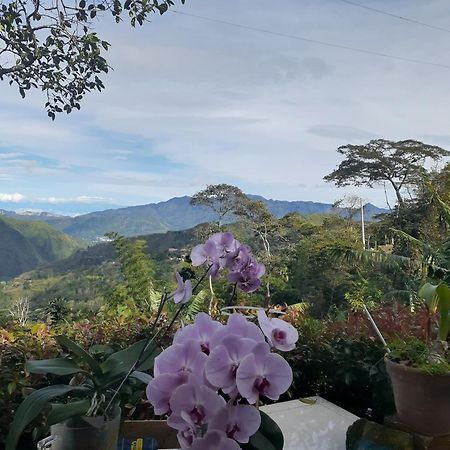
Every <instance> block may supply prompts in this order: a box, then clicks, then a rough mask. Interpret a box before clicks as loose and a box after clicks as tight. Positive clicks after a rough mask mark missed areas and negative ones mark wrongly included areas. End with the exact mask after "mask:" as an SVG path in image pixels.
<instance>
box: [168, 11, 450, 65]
mask: <svg viewBox="0 0 450 450" xmlns="http://www.w3.org/2000/svg"><path fill="white" fill-rule="evenodd" d="M169 11H171V12H172V13H174V14H181V15H183V16H188V17H194V18H196V19H200V20H206V21H208V22H213V23H219V24H222V25H228V26H231V27H234V28H240V29H242V30H249V31H257V32H258V33H265V34H270V35H272V36H278V37H284V38H288V39H294V40H296V41H302V42H308V43H310V44H317V45H322V46H324V47H331V48H338V49H341V50H349V51H352V52H357V53H365V54H367V55H372V56H379V57H382V58H389V59H397V60H399V61H405V62H409V63H414V64H421V65H425V66H434V67H440V68H442V69H450V65H448V64H441V63H435V62H432V61H424V60H421V59H414V58H407V57H404V56H397V55H392V54H389V53H383V52H377V51H373V50H367V49H363V48H358V47H351V46H348V45H341V44H334V43H332V42H326V41H319V40H316V39H309V38H305V37H303V36H297V35H294V34H288V33H282V32H279V31H272V30H267V29H264V28H258V27H252V26H249V25H242V24H238V23H234V22H229V21H227V20H221V19H214V18H213V17H207V16H200V15H198V14H191V13H187V12H183V11H177V10H173V9H172V10H169Z"/></svg>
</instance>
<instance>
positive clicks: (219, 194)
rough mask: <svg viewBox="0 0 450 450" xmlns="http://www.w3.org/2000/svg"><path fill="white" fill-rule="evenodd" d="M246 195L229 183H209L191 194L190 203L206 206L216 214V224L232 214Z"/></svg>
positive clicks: (243, 201)
mask: <svg viewBox="0 0 450 450" xmlns="http://www.w3.org/2000/svg"><path fill="white" fill-rule="evenodd" d="M247 200H248V198H247V196H246V195H245V194H244V193H243V192H242V191H241V190H240V189H239V188H238V187H236V186H232V185H230V184H209V185H208V186H206V188H205V189H203V190H202V191H199V192H197V193H196V194H194V195H193V196H192V199H191V204H192V205H199V206H207V207H209V208H211V209H212V210H213V211H214V212H215V213H216V214H217V225H218V226H219V227H220V226H222V224H223V221H224V219H225V218H226V217H227V216H228V217H230V216H232V215H233V214H234V213H235V212H236V210H237V209H238V207H239V205H240V204H241V203H246V202H247Z"/></svg>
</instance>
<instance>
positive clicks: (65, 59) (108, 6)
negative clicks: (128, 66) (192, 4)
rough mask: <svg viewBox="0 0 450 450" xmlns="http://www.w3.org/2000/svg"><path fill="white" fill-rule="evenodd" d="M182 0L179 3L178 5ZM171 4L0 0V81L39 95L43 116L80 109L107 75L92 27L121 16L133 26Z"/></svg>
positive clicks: (147, 0) (104, 44)
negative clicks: (108, 16)
mask: <svg viewBox="0 0 450 450" xmlns="http://www.w3.org/2000/svg"><path fill="white" fill-rule="evenodd" d="M184 2H185V0H181V3H183V4H184ZM172 5H174V2H173V1H172V0H163V1H161V0H160V1H158V0H73V1H72V2H68V1H65V0H2V1H0V81H2V80H8V81H9V83H10V84H15V85H16V86H17V88H18V90H19V93H20V95H21V96H22V97H25V95H26V91H28V90H29V89H31V88H35V89H40V90H42V91H43V92H45V94H46V96H47V102H46V103H45V107H46V108H47V113H48V115H49V116H50V117H51V118H52V119H54V118H55V114H56V113H60V112H63V111H65V112H67V113H70V112H71V111H72V110H73V109H74V108H76V109H80V101H81V100H82V98H83V97H84V95H85V94H86V93H87V92H90V91H92V90H94V89H97V90H99V91H101V90H102V89H104V85H103V82H102V81H101V79H100V78H99V76H100V74H102V73H106V72H108V67H109V66H108V63H107V61H106V59H105V58H104V56H103V54H104V51H106V50H108V47H109V45H110V44H109V43H108V42H106V41H104V40H102V39H101V38H100V37H99V36H98V35H97V33H96V32H95V31H94V30H95V26H94V25H95V24H96V23H97V22H98V19H99V18H102V16H103V17H104V15H105V14H107V13H109V14H112V16H113V17H114V19H115V21H116V22H120V21H121V20H123V19H122V16H125V17H127V18H128V20H130V23H131V25H132V26H133V27H134V26H136V24H139V25H142V24H143V23H144V22H148V21H149V16H150V15H151V14H152V13H154V12H159V13H160V14H164V13H165V12H166V11H167V10H168V9H169V7H170V6H172Z"/></svg>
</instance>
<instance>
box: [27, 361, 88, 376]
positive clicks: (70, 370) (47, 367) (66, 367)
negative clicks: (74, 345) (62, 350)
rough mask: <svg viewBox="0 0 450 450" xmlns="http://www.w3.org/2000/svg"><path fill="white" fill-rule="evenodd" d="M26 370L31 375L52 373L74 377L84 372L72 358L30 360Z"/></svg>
mask: <svg viewBox="0 0 450 450" xmlns="http://www.w3.org/2000/svg"><path fill="white" fill-rule="evenodd" d="M25 369H26V370H27V372H31V373H41V374H44V373H51V374H53V375H73V374H75V373H79V372H84V370H83V369H82V368H81V367H80V366H78V364H76V363H75V362H74V361H73V360H71V359H70V358H54V359H41V360H36V361H34V360H30V361H27V362H26V364H25Z"/></svg>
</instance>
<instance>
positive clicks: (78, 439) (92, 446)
mask: <svg viewBox="0 0 450 450" xmlns="http://www.w3.org/2000/svg"><path fill="white" fill-rule="evenodd" d="M120 413H121V411H120V408H118V409H117V410H116V411H115V415H114V417H113V418H112V419H111V420H105V419H104V417H103V416H98V417H78V418H76V419H69V420H66V421H65V422H62V423H58V424H56V425H53V426H52V427H51V428H50V430H51V434H52V436H53V437H54V438H55V439H54V441H53V442H52V450H80V449H82V450H116V449H117V440H118V437H119V429H120Z"/></svg>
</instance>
